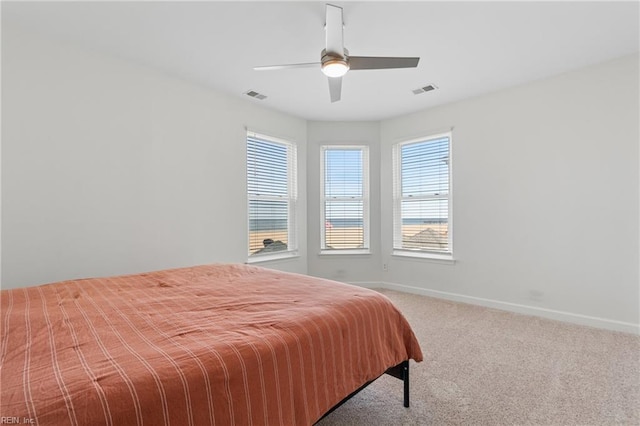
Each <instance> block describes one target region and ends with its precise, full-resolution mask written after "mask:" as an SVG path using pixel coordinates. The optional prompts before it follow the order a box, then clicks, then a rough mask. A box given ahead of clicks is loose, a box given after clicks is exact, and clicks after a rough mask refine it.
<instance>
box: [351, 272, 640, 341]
mask: <svg viewBox="0 0 640 426" xmlns="http://www.w3.org/2000/svg"><path fill="white" fill-rule="evenodd" d="M351 284H353V285H357V286H360V287H366V288H386V289H389V290H396V291H402V292H404V293H412V294H419V295H421V296H429V297H435V298H438V299H446V300H452V301H454V302H462V303H470V304H472V305H480V306H485V307H488V308H494V309H500V310H503V311H509V312H515V313H518V314H525V315H533V316H537V317H542V318H549V319H553V320H558V321H564V322H569V323H572V324H579V325H586V326H589V327H596V328H602V329H605V330H613V331H622V332H625V333H632V334H638V335H640V324H633V323H630V322H623V321H616V320H611V319H606V318H598V317H592V316H588V315H581V314H574V313H571V312H565V311H556V310H553V309H546V308H539V307H536V306H528V305H520V304H517V303H510V302H502V301H499V300H492V299H484V298H481V297H474V296H465V295H463V294H457V293H449V292H446V291H439V290H430V289H425V288H421V287H413V286H409V285H404V284H395V283H388V282H352V283H351Z"/></svg>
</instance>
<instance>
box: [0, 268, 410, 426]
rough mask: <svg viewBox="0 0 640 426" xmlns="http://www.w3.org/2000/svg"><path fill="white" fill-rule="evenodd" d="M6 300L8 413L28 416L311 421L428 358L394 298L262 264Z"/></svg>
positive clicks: (59, 420) (41, 420) (3, 381)
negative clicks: (401, 366) (405, 364)
mask: <svg viewBox="0 0 640 426" xmlns="http://www.w3.org/2000/svg"><path fill="white" fill-rule="evenodd" d="M0 302H1V307H2V311H1V323H0V330H1V332H2V338H1V344H2V347H1V348H0V350H1V352H0V356H1V360H0V386H1V399H0V416H1V417H3V418H5V417H6V418H10V419H11V418H13V419H14V420H15V419H16V418H17V419H18V420H20V422H21V423H23V424H24V423H27V422H29V423H31V424H39V425H115V426H119V425H143V424H144V425H150V426H155V425H205V424H211V425H214V424H215V425H233V424H236V425H249V424H255V425H262V424H265V425H266V424H268V425H294V424H295V425H298V424H300V425H309V424H312V423H314V422H315V421H317V420H318V419H319V418H320V417H321V416H322V415H323V414H324V413H325V412H326V411H327V410H329V409H330V408H331V407H333V406H334V405H335V404H336V403H338V402H339V401H341V400H342V399H343V398H344V397H345V396H347V395H348V394H350V393H351V392H353V391H354V390H355V389H357V388H358V387H360V386H361V385H362V384H364V383H365V382H367V381H369V380H372V379H374V378H376V377H378V376H379V375H381V374H383V373H384V371H385V370H386V369H387V368H388V367H391V366H394V365H396V364H398V363H400V362H402V361H403V360H406V359H414V360H416V361H421V360H422V353H421V351H420V347H419V345H418V342H417V340H416V338H415V336H414V334H413V332H412V331H411V328H410V326H409V324H408V323H407V321H406V320H405V318H404V317H403V316H402V314H401V313H400V312H399V311H398V310H397V309H396V308H395V307H394V306H393V304H392V303H391V302H390V301H389V300H388V299H387V298H386V297H385V296H383V295H381V294H379V293H376V292H374V291H371V290H367V289H363V288H359V287H354V286H350V285H346V284H341V283H336V282H333V281H329V280H324V279H318V278H312V277H308V276H305V275H298V274H291V273H284V272H277V271H273V270H269V269H265V268H259V267H255V266H248V265H206V266H197V267H192V268H181V269H173V270H166V271H159V272H151V273H145V274H137V275H128V276H119V277H112V278H95V279H85V280H74V281H65V282H60V283H55V284H48V285H42V286H37V287H28V288H21V289H12V290H2V292H1V301H0ZM400 387H401V386H399V387H398V388H399V392H400Z"/></svg>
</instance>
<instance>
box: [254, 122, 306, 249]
mask: <svg viewBox="0 0 640 426" xmlns="http://www.w3.org/2000/svg"><path fill="white" fill-rule="evenodd" d="M247 195H248V203H249V204H248V210H249V256H260V255H273V254H278V253H280V254H290V253H291V252H294V251H296V249H297V239H296V224H295V217H296V202H297V188H296V149H295V145H293V144H292V143H289V142H286V141H282V140H278V139H275V138H271V137H268V136H262V135H258V134H255V133H248V134H247Z"/></svg>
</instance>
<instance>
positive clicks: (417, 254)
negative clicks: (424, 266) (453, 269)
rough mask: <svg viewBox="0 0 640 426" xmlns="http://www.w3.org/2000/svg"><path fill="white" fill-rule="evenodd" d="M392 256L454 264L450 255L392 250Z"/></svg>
mask: <svg viewBox="0 0 640 426" xmlns="http://www.w3.org/2000/svg"><path fill="white" fill-rule="evenodd" d="M392 255H393V256H398V257H412V258H416V259H425V260H435V261H440V262H444V263H455V259H454V258H453V255H452V254H451V253H432V252H426V251H418V250H397V249H396V250H393V253H392Z"/></svg>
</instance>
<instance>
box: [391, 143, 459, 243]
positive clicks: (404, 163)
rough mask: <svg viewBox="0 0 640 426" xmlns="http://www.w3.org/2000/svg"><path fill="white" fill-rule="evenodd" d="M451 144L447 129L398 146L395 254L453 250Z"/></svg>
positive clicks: (396, 156) (395, 161)
mask: <svg viewBox="0 0 640 426" xmlns="http://www.w3.org/2000/svg"><path fill="white" fill-rule="evenodd" d="M450 145H451V133H446V134H441V135H435V136H431V137H427V138H424V139H420V140H413V141H408V142H403V143H399V144H397V145H396V146H395V149H394V168H395V170H394V250H395V251H394V252H395V253H396V254H402V251H406V252H407V253H408V252H423V253H434V254H440V255H442V254H445V255H450V254H451V252H452V247H451V210H450V200H451V198H450V197H451V191H450V180H451V179H450V155H449V154H450ZM397 251H400V252H399V253H397Z"/></svg>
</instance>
